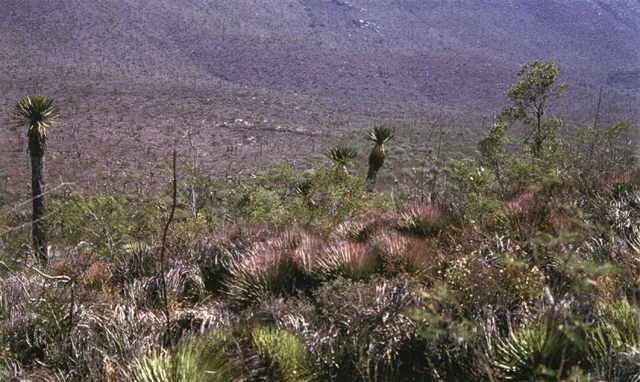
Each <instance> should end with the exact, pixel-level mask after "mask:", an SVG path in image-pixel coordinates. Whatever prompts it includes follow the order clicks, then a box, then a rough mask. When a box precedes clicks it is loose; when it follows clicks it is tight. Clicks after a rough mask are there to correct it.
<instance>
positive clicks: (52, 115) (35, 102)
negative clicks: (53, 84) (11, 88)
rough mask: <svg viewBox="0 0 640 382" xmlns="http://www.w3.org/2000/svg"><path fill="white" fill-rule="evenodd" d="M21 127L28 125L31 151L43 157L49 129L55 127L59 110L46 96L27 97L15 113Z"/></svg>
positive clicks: (22, 100) (20, 102) (19, 102)
mask: <svg viewBox="0 0 640 382" xmlns="http://www.w3.org/2000/svg"><path fill="white" fill-rule="evenodd" d="M14 117H15V118H16V120H17V122H18V124H19V125H20V126H22V125H27V126H28V128H29V130H28V133H27V134H28V137H29V150H30V151H31V153H32V154H39V155H42V154H43V153H44V151H45V148H46V143H47V129H48V128H49V127H51V126H53V125H54V123H55V119H56V118H57V117H58V109H57V108H56V106H55V103H54V101H53V99H51V98H49V97H46V96H38V95H36V96H26V97H23V98H22V99H20V100H19V101H18V103H17V104H16V108H15V111H14Z"/></svg>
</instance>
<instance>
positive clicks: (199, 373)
mask: <svg viewBox="0 0 640 382" xmlns="http://www.w3.org/2000/svg"><path fill="white" fill-rule="evenodd" d="M230 358H231V357H230V352H229V349H228V341H227V338H226V336H225V335H224V334H222V333H220V332H213V334H211V335H209V336H207V337H206V338H204V339H202V338H201V339H190V340H188V341H186V342H183V343H181V344H180V345H179V346H178V348H177V349H176V350H174V351H171V352H169V351H166V350H163V351H156V352H152V353H150V354H147V355H146V356H144V357H143V358H141V359H137V360H135V361H134V362H133V364H132V365H131V367H130V369H131V372H130V374H131V378H130V380H132V381H134V382H217V381H229V380H235V377H237V375H236V374H237V372H236V370H235V369H234V368H233V367H232V364H231V359H230Z"/></svg>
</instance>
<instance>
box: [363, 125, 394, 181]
mask: <svg viewBox="0 0 640 382" xmlns="http://www.w3.org/2000/svg"><path fill="white" fill-rule="evenodd" d="M368 138H369V140H370V141H372V142H373V143H374V146H373V149H372V150H371V154H369V171H368V173H367V179H368V180H369V182H370V188H372V187H373V183H374V182H375V179H376V176H377V175H378V171H380V169H381V168H382V165H383V164H384V160H385V147H384V145H385V144H387V143H388V142H389V141H391V140H392V139H393V132H392V131H391V129H389V128H388V127H384V126H376V127H374V128H373V129H371V130H370V131H369V137H368Z"/></svg>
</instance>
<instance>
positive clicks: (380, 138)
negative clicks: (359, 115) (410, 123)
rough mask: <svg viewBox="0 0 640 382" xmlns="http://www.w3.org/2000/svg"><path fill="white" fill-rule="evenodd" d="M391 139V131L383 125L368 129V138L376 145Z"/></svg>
mask: <svg viewBox="0 0 640 382" xmlns="http://www.w3.org/2000/svg"><path fill="white" fill-rule="evenodd" d="M392 139H393V131H392V130H391V129H390V128H388V127H384V126H376V127H374V128H373V129H371V130H370V131H369V140H370V141H372V142H375V144H376V145H384V144H385V143H387V142H389V141H390V140H392Z"/></svg>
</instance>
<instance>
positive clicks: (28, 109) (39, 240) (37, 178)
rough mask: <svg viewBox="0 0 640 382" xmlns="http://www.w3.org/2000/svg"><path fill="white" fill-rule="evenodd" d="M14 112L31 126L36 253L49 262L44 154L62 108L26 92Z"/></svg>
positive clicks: (32, 191) (18, 118)
mask: <svg viewBox="0 0 640 382" xmlns="http://www.w3.org/2000/svg"><path fill="white" fill-rule="evenodd" d="M14 116H15V118H16V120H17V122H18V124H19V125H20V126H27V129H28V130H27V137H28V140H29V155H30V156H31V196H32V199H33V217H32V231H31V232H32V240H33V247H34V250H35V251H36V255H37V256H38V257H39V259H40V260H41V262H43V263H46V262H47V260H48V259H47V232H46V229H45V226H44V222H43V221H42V218H43V217H44V213H45V202H44V192H45V182H44V170H45V168H44V164H45V161H44V156H45V153H46V151H47V130H48V129H49V127H51V126H52V125H53V124H54V121H55V119H56V117H57V116H58V110H57V108H56V106H55V104H54V101H53V100H52V99H50V98H48V97H46V96H26V97H24V98H22V99H20V100H19V101H18V103H17V104H16V108H15V112H14Z"/></svg>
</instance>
